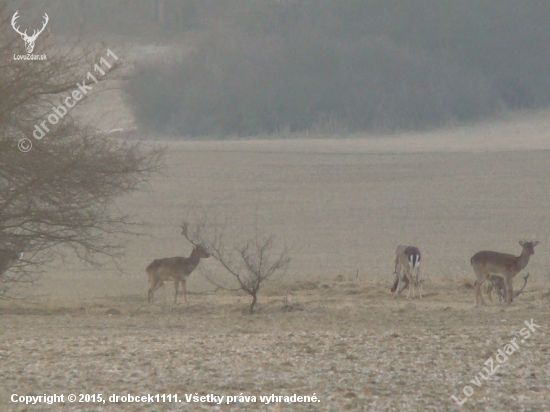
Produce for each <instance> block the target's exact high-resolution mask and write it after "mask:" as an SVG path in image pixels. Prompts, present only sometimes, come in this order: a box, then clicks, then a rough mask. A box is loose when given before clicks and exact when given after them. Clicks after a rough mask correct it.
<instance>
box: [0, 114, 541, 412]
mask: <svg viewBox="0 0 550 412" xmlns="http://www.w3.org/2000/svg"><path fill="white" fill-rule="evenodd" d="M547 117H548V116H545V115H542V114H537V115H533V116H531V117H525V118H514V119H511V120H510V119H509V120H507V121H500V122H496V123H493V124H485V125H480V126H478V127H467V128H457V129H453V130H448V131H438V132H432V133H426V134H414V135H407V134H401V135H396V136H393V137H390V138H387V139H381V138H379V137H378V138H377V137H373V138H355V139H348V140H330V139H325V140H303V139H301V140H295V141H289V140H286V141H285V140H275V141H241V142H208V143H200V142H185V143H166V144H167V145H169V146H170V151H169V153H168V158H167V163H168V164H167V169H166V171H165V176H157V177H155V179H154V180H153V181H152V182H151V185H150V189H149V190H148V191H146V192H144V193H139V194H135V195H133V196H131V197H129V198H126V199H123V200H122V201H121V203H120V205H121V207H123V208H125V209H127V210H128V211H129V212H131V213H133V214H135V215H136V216H138V217H139V218H141V219H143V220H144V221H146V222H147V223H148V224H149V225H150V226H149V227H148V229H147V231H148V233H149V234H150V236H148V237H136V238H132V239H129V242H128V254H127V256H126V257H125V258H124V259H122V260H121V261H120V262H119V267H120V270H117V269H116V268H115V267H111V266H108V267H106V268H104V269H102V270H95V269H90V268H87V267H82V266H81V265H79V264H77V263H70V262H69V263H67V264H66V265H63V266H62V265H60V266H59V267H56V268H51V269H49V270H48V272H47V273H46V274H45V275H44V277H43V279H42V280H41V282H40V284H39V285H36V286H35V287H34V289H33V290H32V291H28V293H29V294H30V295H31V297H30V299H29V301H28V302H27V303H23V302H0V332H1V334H0V381H1V382H2V385H0V405H1V406H0V409H1V410H6V411H12V410H13V411H20V410H28V411H31V410H32V411H34V410H55V411H57V410H60V411H61V410H63V411H65V410H71V411H72V410H86V411H88V410H90V411H91V410H96V411H115V410H135V411H138V410H139V411H157V410H190V411H195V410H235V411H236V410H261V411H286V410H311V411H314V410H315V411H316V410H326V411H341V410H365V411H367V410H368V411H371V410H391V411H424V410H437V411H447V410H449V411H452V410H458V409H459V407H458V405H457V403H456V402H455V401H454V400H453V399H452V398H451V396H452V395H455V396H456V397H457V399H459V400H462V399H464V398H466V396H465V395H464V393H463V388H464V386H465V385H468V386H469V387H471V388H472V391H473V394H472V395H471V396H470V397H468V398H467V399H466V401H465V403H464V405H463V406H462V407H461V408H460V409H462V410H468V411H469V410H471V411H474V410H475V411H480V410H487V411H494V410H502V411H547V410H550V400H549V399H550V397H549V396H548V393H550V366H549V365H550V362H549V361H550V354H549V349H550V345H549V343H548V342H549V341H548V336H549V335H548V334H549V330H548V328H549V326H550V317H549V314H550V300H549V294H548V289H549V287H550V276H549V266H550V254H549V239H548V237H549V229H548V228H549V227H550V225H549V223H550V222H549V220H550V209H549V208H548V193H550V180H549V179H548V176H547V174H548V170H550V169H549V168H550V151H548V150H547V149H550V135H549V132H548V130H550V129H549V128H548V126H549V125H548V121H547V120H546V119H547ZM535 149H536V150H535ZM216 202H217V204H218V205H222V206H223V207H224V208H225V209H226V210H227V212H228V215H229V216H230V217H231V224H232V225H234V226H235V227H238V228H241V229H242V230H243V231H246V229H247V228H249V226H250V224H251V222H252V220H253V219H254V216H255V215H256V214H257V215H258V216H259V220H260V222H261V225H262V228H263V229H264V230H265V231H266V232H268V233H276V234H277V236H278V237H277V239H278V240H279V241H281V242H284V243H285V244H286V245H287V246H288V249H289V253H290V256H291V258H292V261H291V266H290V269H289V272H288V274H287V276H286V277H285V278H284V279H283V280H282V281H281V283H279V284H274V285H270V286H267V287H266V288H265V290H264V291H263V293H262V295H261V296H260V301H259V304H258V305H259V309H260V311H259V313H257V314H256V315H252V316H250V315H246V314H245V313H244V309H245V308H246V306H247V304H248V302H249V298H248V297H246V296H244V295H240V294H236V293H229V292H216V291H213V290H212V288H211V287H210V286H209V284H208V283H207V282H206V281H205V280H204V279H203V278H202V277H201V276H200V274H199V273H198V272H197V273H194V274H193V276H192V277H191V279H190V280H189V282H188V289H189V291H190V295H189V302H190V303H189V305H187V306H186V305H184V304H183V302H181V303H179V304H178V305H176V306H175V307H173V306H172V305H171V300H172V296H173V295H172V293H173V289H172V285H167V287H166V288H165V290H164V291H163V290H162V289H161V290H159V291H158V292H157V295H156V298H157V302H156V304H155V305H153V306H152V307H148V306H147V280H146V276H145V273H144V268H145V266H146V265H147V264H148V263H150V262H151V261H152V260H153V259H155V258H159V257H167V256H177V255H187V254H188V253H189V252H190V250H191V247H190V245H189V243H188V242H186V241H185V239H183V238H182V237H181V236H180V235H179V233H180V230H179V229H178V227H177V225H178V223H179V222H180V221H181V220H182V219H183V218H184V217H185V214H186V211H188V210H189V208H190V207H191V206H193V205H195V206H197V205H199V206H203V205H209V204H212V203H216ZM531 237H534V238H536V239H538V240H539V241H540V245H539V246H537V248H536V254H535V255H534V256H533V257H532V260H531V262H530V263H529V266H528V268H527V269H526V270H525V272H529V273H530V274H531V277H530V279H529V283H528V284H527V287H526V289H525V293H524V294H522V295H520V296H519V297H518V298H517V299H516V302H514V303H513V304H512V305H511V306H504V305H499V304H498V302H497V301H496V299H495V302H493V304H490V305H489V306H488V307H486V308H475V307H474V293H473V291H472V290H471V284H472V283H473V280H474V276H473V272H472V270H471V267H470V264H469V259H470V257H471V256H472V255H473V253H475V252H476V251H478V250H481V249H492V250H499V251H505V252H510V253H514V254H519V252H520V251H521V248H520V246H519V245H518V240H520V239H522V238H529V239H530V238H531ZM400 243H410V244H414V245H416V246H418V247H419V248H420V249H421V251H422V253H423V263H422V265H423V266H422V271H423V272H422V273H423V276H424V277H425V278H426V279H425V282H424V287H423V289H424V297H423V298H422V299H415V300H413V299H407V298H406V296H400V297H398V298H396V299H392V297H391V295H390V291H389V289H390V286H391V284H392V282H393V276H392V274H391V273H392V271H393V258H394V256H393V253H394V250H395V247H396V246H397V245H398V244H400ZM203 264H204V265H205V266H208V267H209V268H211V269H212V270H215V271H218V270H220V271H221V269H219V268H217V267H216V266H215V262H212V261H211V260H206V261H204V263H203ZM219 273H220V274H221V273H222V272H219ZM521 283H522V282H521V275H520V276H518V277H517V278H516V281H515V284H516V286H519V285H520V284H521ZM289 290H290V291H292V294H289V293H288V291H289ZM180 300H181V301H182V299H181V298H180ZM531 319H533V321H534V323H536V324H537V325H540V327H534V330H535V331H534V332H532V333H531V335H530V337H529V338H526V337H525V336H524V335H523V336H520V335H519V332H520V330H521V329H522V328H526V325H525V324H524V322H525V321H531ZM514 337H516V343H518V347H519V348H518V349H517V350H515V352H514V353H512V354H510V355H509V356H508V359H507V360H506V361H503V363H502V365H501V367H500V369H499V370H498V371H497V372H495V373H494V374H493V375H492V376H491V377H490V378H488V380H484V379H481V378H479V376H478V379H480V380H479V386H478V385H477V381H476V380H475V378H476V375H477V374H478V373H480V372H481V373H484V374H485V372H484V371H483V367H486V364H485V362H486V361H487V359H489V358H491V357H492V358H493V359H495V360H494V362H495V365H496V364H497V363H498V362H497V358H495V356H496V355H497V353H498V352H497V351H498V350H499V349H501V350H502V349H503V348H504V346H505V345H506V344H507V343H509V342H510V341H511V340H512V339H514ZM521 339H523V342H522V341H521ZM508 349H510V348H508ZM498 359H501V360H502V359H503V358H502V357H500V358H498ZM472 380H474V381H476V383H471V381H472ZM469 390H470V389H466V392H467V393H470V392H468V391H469ZM71 393H72V394H90V395H92V394H98V393H101V394H103V398H105V399H106V400H107V401H106V402H105V403H95V404H93V403H74V404H73V403H69V402H67V401H66V402H65V404H56V405H45V404H40V405H31V406H25V405H24V404H20V403H11V402H10V397H11V395H12V394H18V395H35V396H36V395H43V394H47V395H51V394H64V395H65V397H66V396H67V395H68V394H71ZM156 393H159V394H163V393H164V394H178V396H179V399H181V400H183V401H184V402H182V403H146V404H136V403H134V404H128V403H118V404H117V403H111V402H109V400H108V399H109V396H111V395H112V394H117V395H127V394H132V395H146V394H156ZM195 393H198V394H200V395H208V394H214V395H217V396H221V395H224V396H238V395H240V394H241V393H242V394H243V395H247V396H256V397H257V402H256V403H252V402H242V399H241V402H238V401H239V399H238V398H237V399H235V400H236V401H237V402H236V403H231V404H230V405H227V404H226V402H227V400H226V398H224V400H223V403H222V404H221V405H219V406H218V405H216V404H215V403H212V402H204V403H191V404H188V403H186V402H185V397H184V396H185V394H195ZM314 393H315V395H316V396H317V397H318V399H319V400H320V402H316V403H293V404H287V403H275V404H270V405H265V404H262V403H261V402H260V399H259V396H260V395H271V394H275V395H292V394H296V395H299V396H312V395H313V394H314ZM65 400H66V398H65Z"/></svg>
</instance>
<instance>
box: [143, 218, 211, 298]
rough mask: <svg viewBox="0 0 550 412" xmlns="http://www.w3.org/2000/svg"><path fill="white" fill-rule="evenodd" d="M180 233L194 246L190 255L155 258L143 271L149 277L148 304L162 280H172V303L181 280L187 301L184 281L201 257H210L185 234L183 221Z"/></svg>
mask: <svg viewBox="0 0 550 412" xmlns="http://www.w3.org/2000/svg"><path fill="white" fill-rule="evenodd" d="M181 234H182V235H183V236H185V238H186V239H187V240H189V241H190V242H191V243H192V244H193V246H194V248H193V251H192V252H191V255H190V256H189V257H188V258H184V257H180V256H176V257H171V258H164V259H155V260H153V262H151V264H150V265H149V266H147V268H146V269H145V273H147V277H148V278H149V291H148V295H147V302H148V303H149V304H151V303H153V295H154V294H155V291H156V290H157V289H158V288H160V287H161V286H163V285H164V281H167V280H173V281H174V288H175V296H174V305H175V304H176V303H177V300H178V286H179V283H180V282H181V286H182V289H183V297H184V299H185V302H186V303H187V288H186V285H185V282H186V280H187V278H188V277H189V276H190V275H191V273H192V272H193V271H194V270H195V269H196V268H197V266H198V265H199V263H200V260H201V259H206V258H209V257H210V254H209V253H208V252H207V251H206V249H205V248H204V247H203V246H201V245H198V244H195V243H193V242H192V241H191V239H189V237H188V236H187V224H186V223H184V224H183V226H182V232H181Z"/></svg>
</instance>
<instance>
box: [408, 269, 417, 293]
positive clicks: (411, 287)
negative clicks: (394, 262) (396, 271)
mask: <svg viewBox="0 0 550 412" xmlns="http://www.w3.org/2000/svg"><path fill="white" fill-rule="evenodd" d="M413 271H414V269H412V268H411V267H410V266H409V270H408V271H407V273H406V275H407V279H408V280H409V282H408V284H409V293H407V299H408V298H409V295H410V294H411V289H412V293H413V299H416V290H415V288H414V283H415V282H414V276H413Z"/></svg>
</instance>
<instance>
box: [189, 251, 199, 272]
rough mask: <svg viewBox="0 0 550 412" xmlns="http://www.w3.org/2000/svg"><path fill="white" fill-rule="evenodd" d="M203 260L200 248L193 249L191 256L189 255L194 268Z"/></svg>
mask: <svg viewBox="0 0 550 412" xmlns="http://www.w3.org/2000/svg"><path fill="white" fill-rule="evenodd" d="M200 261H201V257H200V255H199V251H198V249H196V248H195V249H193V251H192V252H191V256H189V264H190V265H192V266H193V269H194V268H196V267H197V266H198V264H199V262H200Z"/></svg>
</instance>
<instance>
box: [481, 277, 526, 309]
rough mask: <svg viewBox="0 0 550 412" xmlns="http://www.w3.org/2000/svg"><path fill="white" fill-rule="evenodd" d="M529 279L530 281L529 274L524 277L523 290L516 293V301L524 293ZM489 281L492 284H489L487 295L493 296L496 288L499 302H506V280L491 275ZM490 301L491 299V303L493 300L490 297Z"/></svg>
mask: <svg viewBox="0 0 550 412" xmlns="http://www.w3.org/2000/svg"><path fill="white" fill-rule="evenodd" d="M527 279H529V273H528V274H526V275H525V276H524V277H523V286H522V287H521V289H520V290H518V291H516V292H514V299H515V298H517V297H518V296H519V295H520V293H521V292H523V289H524V288H525V286H526V285H527ZM489 280H490V282H488V284H487V295H489V296H491V292H492V290H493V288H495V291H496V292H497V295H498V301H499V302H502V301H503V300H506V287H505V286H504V279H503V278H502V277H500V276H497V275H491V276H490V278H489ZM489 299H491V301H492V300H493V299H492V298H491V297H489Z"/></svg>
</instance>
